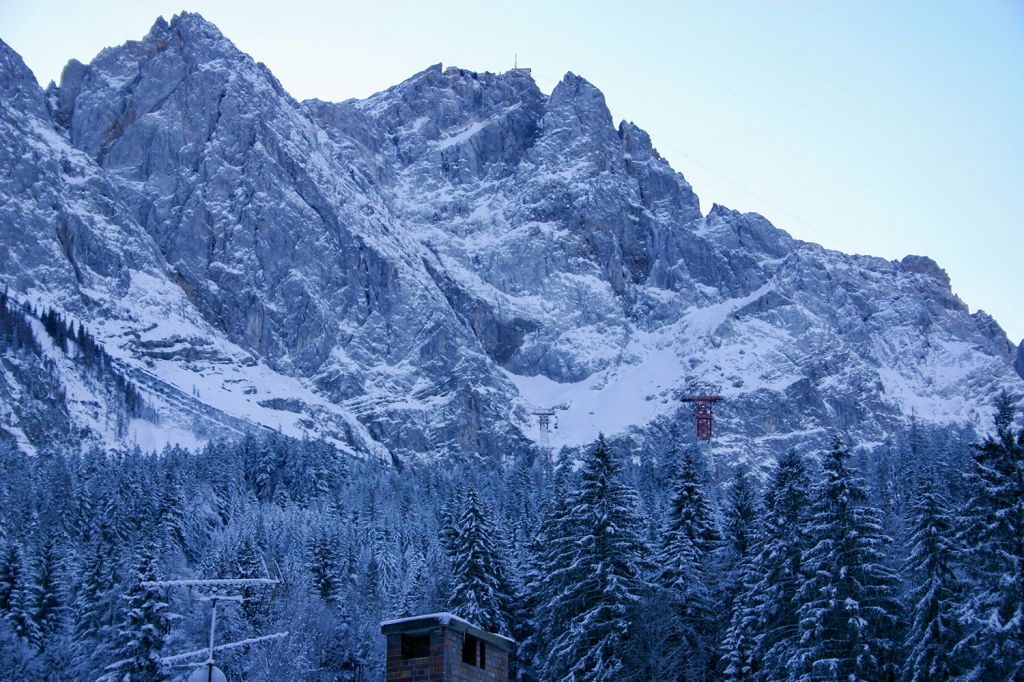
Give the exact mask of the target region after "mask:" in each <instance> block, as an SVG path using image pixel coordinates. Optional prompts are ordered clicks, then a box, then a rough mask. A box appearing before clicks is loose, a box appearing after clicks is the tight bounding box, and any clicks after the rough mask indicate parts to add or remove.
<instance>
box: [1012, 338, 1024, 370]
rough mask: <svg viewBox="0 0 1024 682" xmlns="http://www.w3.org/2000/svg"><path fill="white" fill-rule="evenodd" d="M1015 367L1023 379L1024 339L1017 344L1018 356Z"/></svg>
mask: <svg viewBox="0 0 1024 682" xmlns="http://www.w3.org/2000/svg"><path fill="white" fill-rule="evenodd" d="M1013 366H1014V368H1015V369H1016V370H1017V374H1019V375H1020V378H1021V379H1024V341H1021V342H1020V345H1019V346H1017V357H1016V359H1015V360H1014V364H1013Z"/></svg>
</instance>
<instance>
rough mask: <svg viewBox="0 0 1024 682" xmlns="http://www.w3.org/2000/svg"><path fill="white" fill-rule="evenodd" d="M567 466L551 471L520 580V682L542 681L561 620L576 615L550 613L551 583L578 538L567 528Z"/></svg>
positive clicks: (569, 504) (557, 589)
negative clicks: (523, 621)
mask: <svg viewBox="0 0 1024 682" xmlns="http://www.w3.org/2000/svg"><path fill="white" fill-rule="evenodd" d="M569 469H570V465H569V463H568V462H567V461H566V460H560V462H559V466H558V468H557V469H555V474H554V481H553V483H552V490H551V495H550V497H548V499H547V500H545V502H544V504H543V505H542V510H541V522H540V528H539V529H538V532H537V535H536V537H535V538H534V539H533V541H532V542H531V543H530V547H529V549H530V558H529V561H528V563H527V568H526V572H525V575H524V576H523V585H524V587H523V601H524V604H523V609H524V610H525V612H526V613H528V614H529V618H528V622H527V623H526V630H527V631H528V634H527V636H526V637H525V638H524V640H523V642H522V643H521V645H520V646H518V647H517V648H516V658H517V660H518V662H519V677H518V678H517V679H518V680H520V682H527V681H529V682H532V681H533V680H540V679H546V678H545V677H544V675H545V663H546V660H547V655H548V651H549V648H550V646H551V643H552V642H553V641H554V640H555V637H556V635H557V634H558V633H559V632H560V631H561V630H562V628H563V627H564V625H565V623H564V622H563V621H562V619H563V618H565V619H572V618H573V617H575V616H577V615H579V614H578V613H570V612H569V611H568V610H566V609H563V610H560V611H552V610H549V609H548V608H547V605H548V604H550V603H552V602H553V601H554V599H555V597H556V595H557V594H559V593H560V592H561V589H562V588H561V586H560V585H559V584H558V583H556V582H555V581H554V580H553V579H552V571H553V569H554V568H555V567H556V566H567V565H568V564H569V562H570V561H571V555H572V552H573V550H574V549H575V542H576V538H577V537H578V534H577V533H576V532H575V531H574V530H573V529H572V527H571V526H570V525H569V520H570V519H569V512H570V511H571V510H572V500H571V499H570V496H569V490H570V489H571V488H572V482H571V476H570V474H569Z"/></svg>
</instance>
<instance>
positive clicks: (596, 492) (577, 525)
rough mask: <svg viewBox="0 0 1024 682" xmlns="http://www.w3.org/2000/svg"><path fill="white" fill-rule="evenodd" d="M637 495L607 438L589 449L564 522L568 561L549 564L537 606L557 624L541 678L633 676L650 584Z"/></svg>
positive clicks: (574, 681) (575, 680)
mask: <svg viewBox="0 0 1024 682" xmlns="http://www.w3.org/2000/svg"><path fill="white" fill-rule="evenodd" d="M636 507H637V496H636V493H635V492H634V491H633V490H632V489H631V488H629V487H628V486H626V485H625V484H624V483H623V482H622V481H621V465H620V464H619V463H618V461H616V459H615V457H614V456H613V455H612V453H611V452H610V451H609V449H608V444H607V443H606V442H605V439H604V436H603V435H602V436H599V437H598V440H597V443H596V444H595V446H594V447H593V449H591V451H590V452H589V453H588V454H587V455H586V457H585V459H584V460H583V465H582V468H581V471H580V477H579V487H578V489H577V490H576V491H575V492H573V493H572V494H571V500H570V508H569V511H568V514H567V517H566V520H565V523H566V527H567V528H571V529H572V530H573V531H574V532H576V533H577V534H578V535H577V536H576V539H575V543H573V545H572V546H571V547H570V548H569V552H568V556H567V557H566V559H567V561H566V562H565V563H559V564H557V565H554V566H551V567H550V568H549V570H550V571H551V587H553V588H554V589H553V591H552V598H551V599H550V600H549V601H548V602H547V603H545V604H544V605H542V607H541V608H543V609H545V610H548V611H550V612H551V613H552V614H553V620H554V621H555V622H556V623H558V624H559V627H560V629H559V630H557V631H556V632H555V638H554V640H553V641H552V642H551V645H550V647H549V648H548V650H547V655H546V657H545V661H544V674H542V675H541V677H542V679H545V680H564V681H565V682H603V681H606V680H607V681H611V680H616V681H618V682H621V681H623V680H629V679H633V678H634V677H635V675H634V671H633V670H632V669H631V666H630V662H631V661H630V651H629V640H630V637H631V634H632V630H633V623H634V620H635V619H636V618H637V617H638V613H637V610H638V609H637V607H638V605H639V604H640V602H641V600H642V598H643V597H644V596H645V594H646V593H647V592H649V590H650V587H651V586H650V584H649V583H648V582H647V580H646V579H645V577H644V576H645V575H647V574H648V572H649V571H650V569H651V566H650V549H649V548H648V547H647V545H646V544H645V543H644V542H643V540H642V538H641V537H640V535H639V532H638V531H639V529H640V528H641V520H640V519H639V518H638V516H637V513H636Z"/></svg>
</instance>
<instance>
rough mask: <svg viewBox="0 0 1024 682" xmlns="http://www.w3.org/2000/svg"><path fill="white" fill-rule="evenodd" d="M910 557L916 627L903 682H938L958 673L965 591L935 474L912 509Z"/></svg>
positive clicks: (950, 521)
mask: <svg viewBox="0 0 1024 682" xmlns="http://www.w3.org/2000/svg"><path fill="white" fill-rule="evenodd" d="M910 524H911V536H910V553H909V557H908V560H907V566H906V570H905V573H906V576H907V577H908V579H909V580H910V583H911V585H912V587H911V589H910V591H909V592H908V593H907V596H906V603H907V606H908V608H909V609H910V610H911V617H912V623H911V625H910V628H909V630H908V631H907V636H906V639H905V643H904V650H905V652H906V660H905V663H904V666H903V679H904V680H906V681H907V682H933V681H937V680H949V679H952V678H953V677H954V676H955V675H956V673H957V666H956V662H955V659H954V657H953V648H954V646H955V645H956V644H957V643H958V642H959V641H960V639H961V634H962V633H961V629H960V624H959V622H958V621H957V614H956V610H957V608H958V606H959V605H960V600H961V598H962V590H961V586H960V583H959V579H958V578H957V576H956V574H955V572H954V570H953V561H954V558H955V556H956V555H957V547H956V544H955V542H954V534H955V532H956V526H955V524H954V522H953V518H952V515H951V513H950V506H949V502H948V501H947V500H946V498H945V497H944V496H943V495H942V494H940V493H939V492H938V491H937V489H936V485H935V477H934V475H933V474H930V473H929V474H927V475H925V476H924V477H923V478H922V479H921V483H920V485H919V490H918V493H917V497H916V499H915V500H914V502H913V505H912V507H911V518H910Z"/></svg>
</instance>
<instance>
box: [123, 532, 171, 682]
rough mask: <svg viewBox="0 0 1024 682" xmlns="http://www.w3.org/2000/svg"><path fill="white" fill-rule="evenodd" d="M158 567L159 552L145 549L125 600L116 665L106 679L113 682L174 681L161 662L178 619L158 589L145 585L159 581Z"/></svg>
mask: <svg viewBox="0 0 1024 682" xmlns="http://www.w3.org/2000/svg"><path fill="white" fill-rule="evenodd" d="M156 565H157V556H156V552H155V551H153V550H152V549H147V550H145V551H144V552H143V555H142V557H141V559H140V561H139V564H138V567H137V568H136V571H135V576H134V578H133V579H132V583H131V587H130V590H129V592H128V594H126V595H124V597H123V599H124V602H125V604H124V610H123V616H122V619H121V623H120V627H119V628H118V643H117V648H116V649H115V652H114V656H115V657H116V659H117V662H115V663H113V664H111V665H110V666H108V670H109V674H108V676H107V677H108V679H110V680H112V681H115V680H121V679H122V678H125V677H127V678H128V679H130V680H147V681H152V682H163V681H165V680H170V679H171V677H170V675H169V674H168V671H167V670H166V668H165V666H164V665H163V664H161V662H160V658H161V656H160V654H161V652H162V650H163V647H164V641H165V640H166V638H167V635H168V633H169V632H170V629H171V623H172V621H173V620H174V618H175V616H174V615H173V614H172V613H170V612H169V611H168V605H167V603H166V602H164V601H163V599H162V598H161V595H160V593H159V592H158V590H157V588H153V587H145V586H143V585H142V583H143V582H145V581H153V580H156V579H157V576H156Z"/></svg>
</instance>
